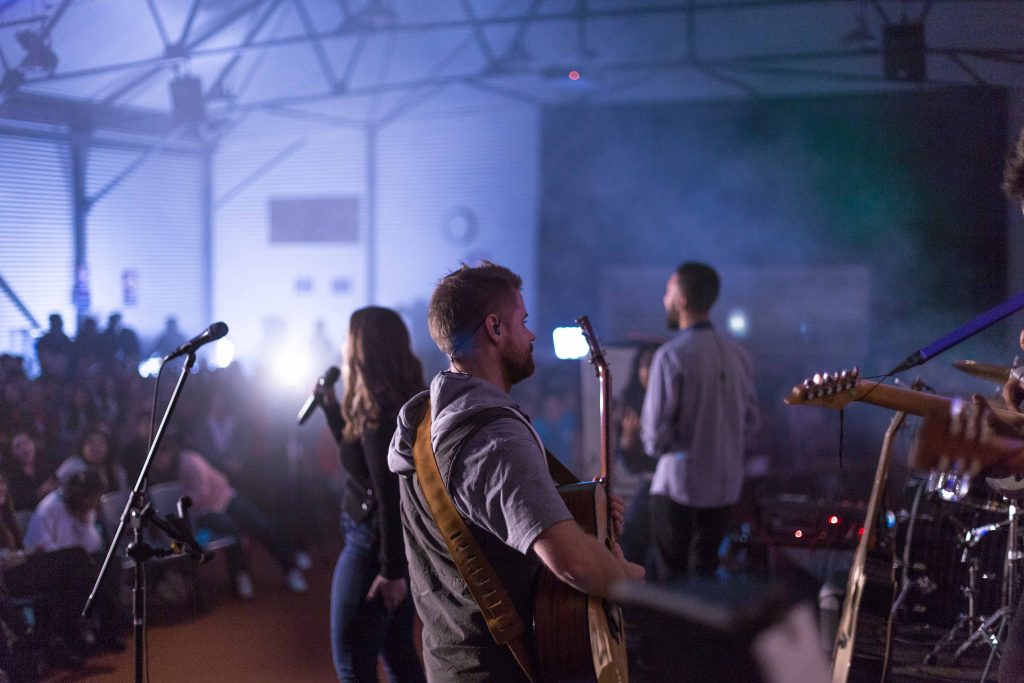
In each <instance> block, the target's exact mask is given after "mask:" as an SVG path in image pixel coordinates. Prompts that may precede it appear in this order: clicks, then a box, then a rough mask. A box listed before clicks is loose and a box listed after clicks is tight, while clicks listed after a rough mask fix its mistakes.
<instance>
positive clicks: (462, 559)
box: [412, 401, 537, 683]
mask: <svg viewBox="0 0 1024 683" xmlns="http://www.w3.org/2000/svg"><path fill="white" fill-rule="evenodd" d="M430 419H431V418H430V402H429V401H428V402H427V405H426V409H425V410H424V414H423V419H422V420H421V421H420V425H419V427H418V428H417V430H416V443H415V444H414V446H413V451H412V454H413V463H414V464H415V466H416V476H417V477H418V478H419V482H420V489H421V490H422V491H423V498H424V499H425V500H426V502H427V507H429V508H430V514H431V515H432V516H433V518H434V523H435V524H437V528H438V529H439V530H440V532H441V535H442V536H443V537H444V542H445V544H446V545H447V546H448V552H449V553H451V556H452V559H453V560H454V561H455V566H456V567H458V568H459V574H461V575H462V580H463V581H465V582H466V587H468V588H469V592H470V594H471V595H472V596H473V599H474V600H476V604H477V606H478V607H479V608H480V612H481V613H482V614H483V616H484V619H485V620H486V621H487V628H488V630H490V632H491V635H492V636H493V637H494V641H495V642H496V643H498V644H499V645H507V646H508V649H509V650H510V651H511V652H512V656H513V657H515V659H516V662H517V663H518V664H519V667H520V668H521V669H522V670H523V673H524V674H526V677H527V678H528V679H529V680H530V681H531V683H535V682H536V681H537V677H536V676H535V675H534V673H533V664H532V662H531V661H530V655H529V650H528V649H527V648H526V644H525V643H524V642H523V631H524V627H523V621H522V619H520V617H519V613H518V612H516V607H515V605H514V604H513V603H512V599H511V598H510V597H509V594H508V591H507V590H505V586H504V584H502V582H501V579H499V578H498V574H497V572H495V571H494V567H493V566H491V563H490V561H488V559H487V557H486V556H484V553H483V551H482V550H481V549H480V546H479V544H478V543H477V542H476V539H475V538H473V534H472V533H470V531H469V528H468V527H467V526H466V522H465V521H464V520H463V519H462V516H461V515H460V514H459V513H458V511H456V509H455V503H454V502H453V501H452V499H451V496H450V495H448V489H447V488H445V485H444V482H442V480H441V472H440V470H439V469H438V467H437V458H436V457H434V448H433V446H432V445H431V443H430Z"/></svg>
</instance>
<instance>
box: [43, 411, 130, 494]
mask: <svg viewBox="0 0 1024 683" xmlns="http://www.w3.org/2000/svg"><path fill="white" fill-rule="evenodd" d="M89 467H93V468H95V469H97V470H99V471H100V472H102V473H103V476H104V478H105V479H106V482H107V489H106V491H104V493H110V492H112V491H127V490H128V474H127V472H125V469H124V467H122V466H121V464H120V463H118V462H116V461H115V460H114V458H112V457H111V456H110V434H109V432H108V431H107V429H106V427H105V426H104V425H102V424H97V425H93V426H92V427H91V428H90V429H88V430H87V431H86V432H85V436H83V437H82V439H81V442H80V443H79V446H78V453H77V455H72V456H71V457H70V458H68V459H67V460H65V461H64V462H63V463H61V466H60V467H58V468H57V480H58V481H59V482H61V483H62V484H63V483H64V482H65V481H67V480H68V478H69V477H70V476H71V475H73V474H76V473H78V472H81V471H83V470H85V469H87V468H89Z"/></svg>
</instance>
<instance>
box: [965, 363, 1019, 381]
mask: <svg viewBox="0 0 1024 683" xmlns="http://www.w3.org/2000/svg"><path fill="white" fill-rule="evenodd" d="M953 367H955V368H956V369H957V370H962V371H964V372H966V373H967V374H969V375H974V376H976V377H981V378H983V379H990V380H992V381H993V382H999V383H1000V384H1002V383H1003V382H1005V381H1006V378H1007V377H1009V376H1010V368H1008V367H1005V366H1002V365H994V364H993V363H979V362H977V361H973V360H955V361H953Z"/></svg>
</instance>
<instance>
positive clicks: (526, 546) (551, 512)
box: [445, 411, 572, 555]
mask: <svg viewBox="0 0 1024 683" xmlns="http://www.w3.org/2000/svg"><path fill="white" fill-rule="evenodd" d="M510 415H511V411H510ZM520 420H522V421H520ZM531 432H532V430H531V429H530V427H529V426H528V424H527V423H526V420H525V417H521V416H520V417H519V418H518V419H509V420H496V421H494V422H492V423H490V424H488V425H486V426H485V427H483V428H481V430H480V431H479V432H477V433H476V434H474V435H473V436H471V437H470V438H469V439H468V440H467V441H466V444H465V445H464V446H463V448H462V453H461V457H459V458H456V459H455V461H454V462H453V463H452V468H451V471H450V473H449V475H448V476H447V477H445V479H446V481H447V483H448V490H449V491H450V492H451V495H452V500H453V501H454V502H455V508H456V509H457V510H458V511H459V513H460V514H461V515H462V516H463V517H465V518H466V519H468V520H469V521H471V522H473V523H474V524H476V525H477V526H479V527H481V528H483V529H486V530H487V531H489V532H490V533H492V534H494V535H495V536H497V537H498V538H499V539H501V541H502V542H503V543H504V544H505V545H508V546H511V547H513V548H515V549H516V550H518V551H519V552H521V553H523V554H524V555H525V554H526V553H527V552H528V551H529V550H530V546H531V545H533V542H534V541H535V540H536V539H537V536H538V535H539V534H540V532H542V531H544V529H547V528H548V527H550V526H552V525H553V524H556V523H558V522H561V521H563V520H565V519H572V515H571V514H570V513H569V510H568V509H567V508H566V507H565V502H564V501H563V500H562V498H561V496H559V495H558V491H557V490H556V489H555V486H554V485H553V483H552V481H551V474H550V473H549V472H548V466H547V459H546V457H545V455H544V451H543V449H542V447H541V445H540V442H539V441H538V440H537V438H536V437H535V436H534V435H533V434H532V433H531Z"/></svg>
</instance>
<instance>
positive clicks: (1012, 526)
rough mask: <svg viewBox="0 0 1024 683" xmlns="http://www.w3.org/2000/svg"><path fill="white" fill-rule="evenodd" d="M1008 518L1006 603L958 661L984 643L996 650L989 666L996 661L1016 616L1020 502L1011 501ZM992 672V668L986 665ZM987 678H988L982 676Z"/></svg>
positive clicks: (959, 652) (955, 657)
mask: <svg viewBox="0 0 1024 683" xmlns="http://www.w3.org/2000/svg"><path fill="white" fill-rule="evenodd" d="M1007 514H1008V517H1007V520H1006V524H1007V525H1008V527H1009V533H1008V534H1007V538H1006V559H1005V561H1004V562H1003V591H1002V592H1003V598H1002V606H1001V607H1000V608H999V609H998V610H996V611H995V612H994V613H993V614H992V616H990V617H989V618H988V619H986V620H985V621H984V622H982V624H981V626H979V627H978V628H977V630H975V631H974V633H972V634H971V637H970V638H968V639H967V640H965V641H964V643H963V644H962V645H961V646H960V647H959V648H958V649H957V651H956V652H955V653H954V654H953V661H954V662H958V661H959V660H960V657H962V656H963V655H964V653H966V652H967V651H968V650H970V649H971V648H972V647H974V646H975V645H977V644H979V643H981V642H987V643H988V645H989V647H990V648H991V649H992V651H991V652H990V653H989V666H991V664H992V660H993V657H994V656H995V654H996V653H997V652H998V651H999V649H1000V648H1001V646H1002V642H1003V635H1004V633H1005V631H1006V627H1007V626H1008V625H1009V623H1010V619H1011V618H1012V617H1013V610H1014V608H1015V607H1016V603H1017V600H1016V595H1015V591H1014V587H1015V586H1016V580H1015V579H1016V576H1017V571H1018V569H1017V567H1018V565H1019V563H1020V558H1021V551H1020V541H1019V539H1018V528H1017V516H1018V511H1017V505H1016V503H1014V502H1013V501H1010V502H1009V510H1008V511H1007ZM985 671H986V672H987V671H988V667H986V668H985ZM982 680H984V678H983V679H982Z"/></svg>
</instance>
